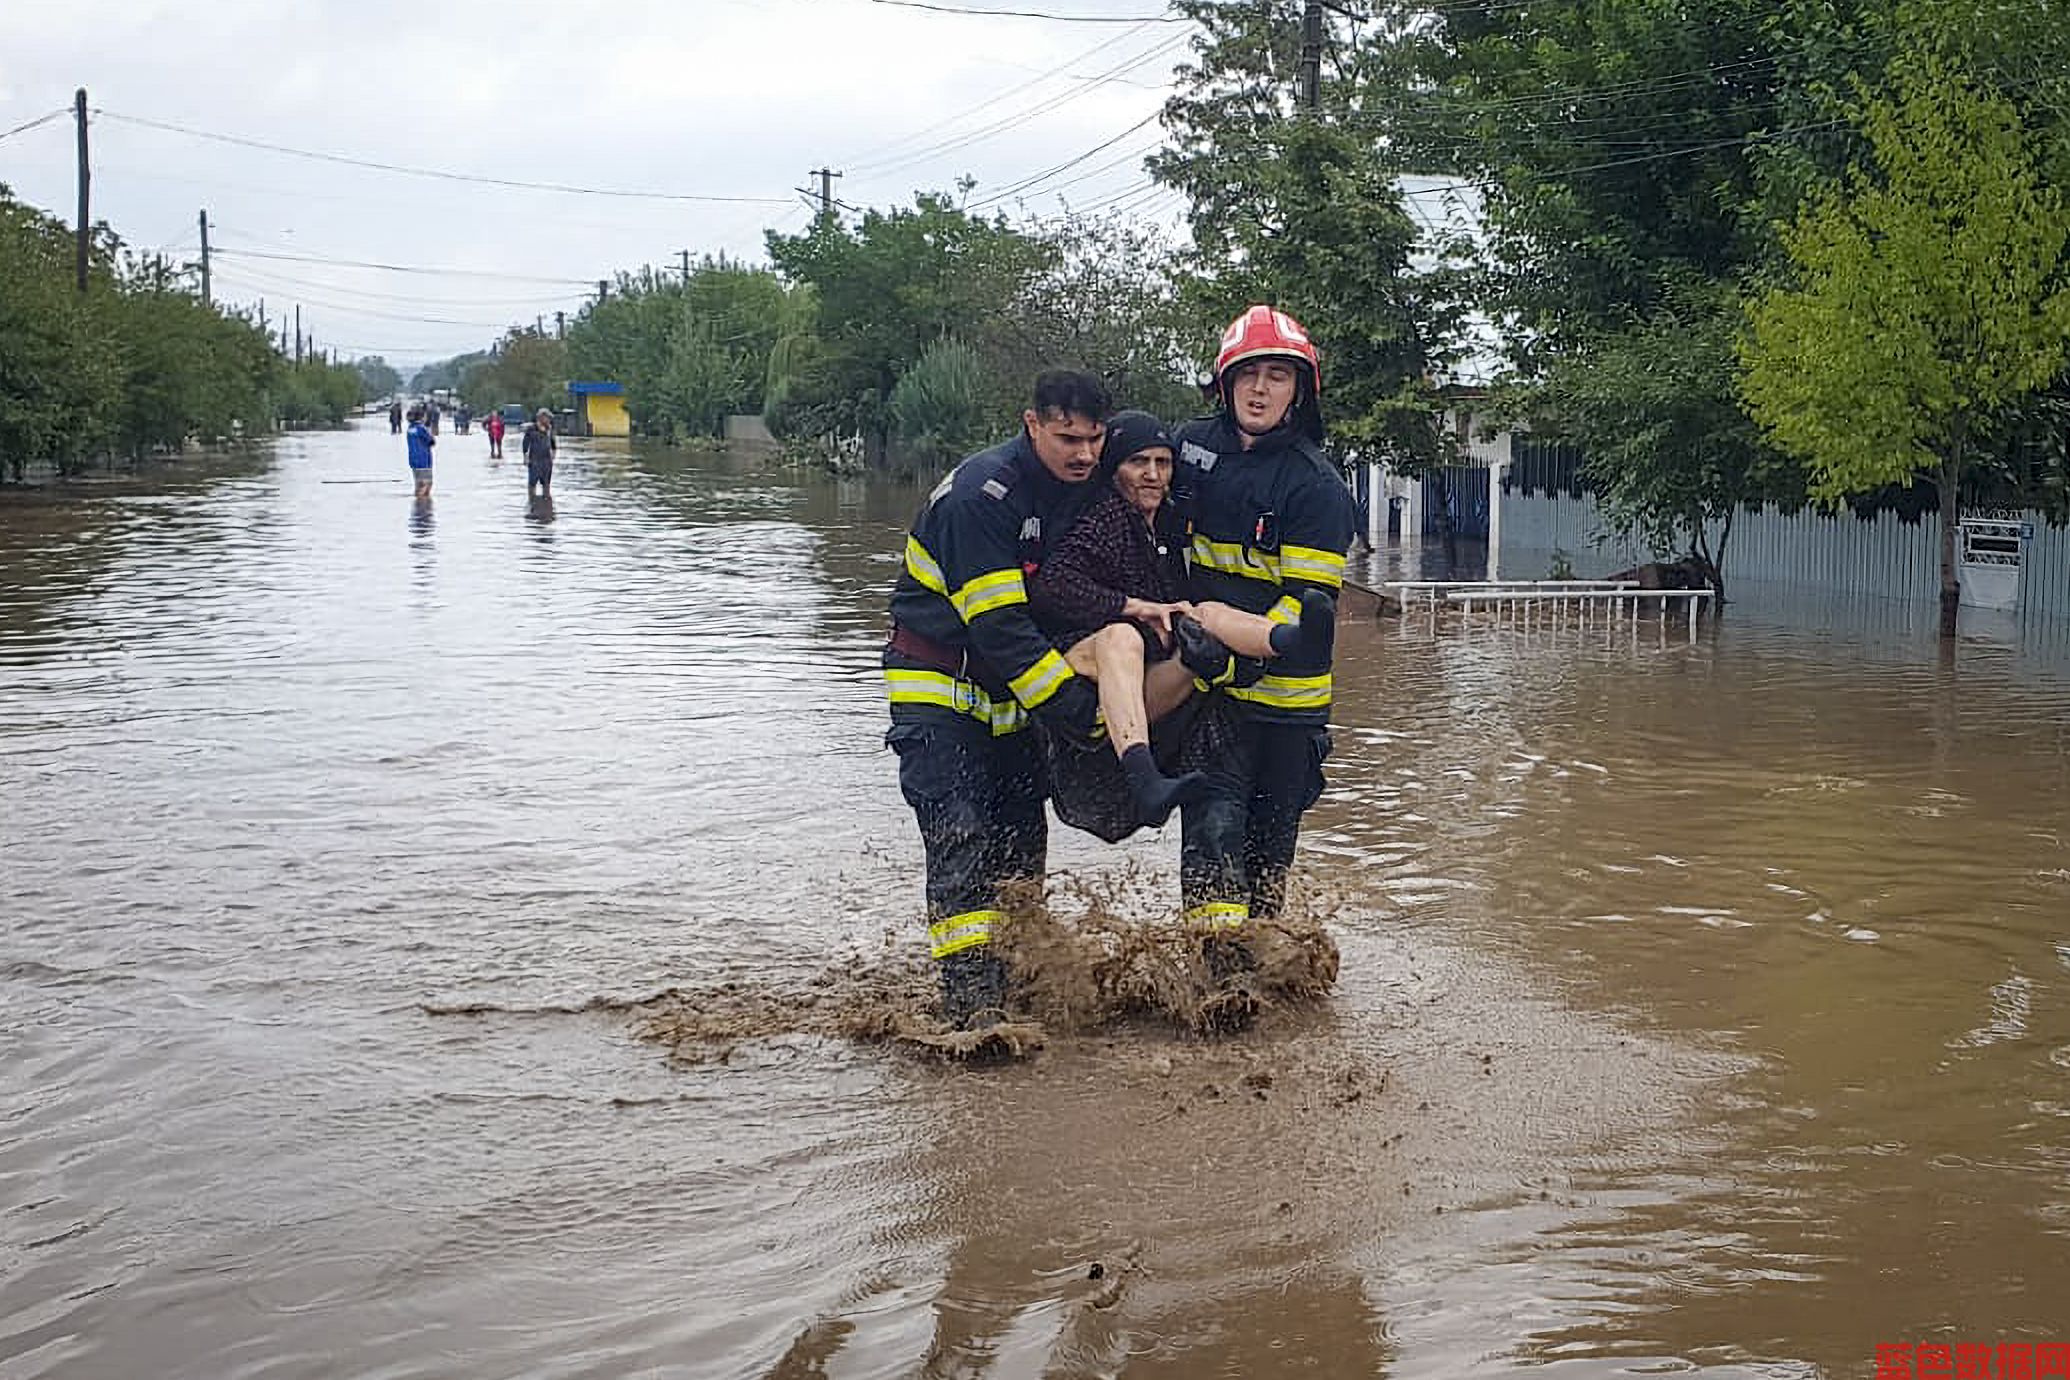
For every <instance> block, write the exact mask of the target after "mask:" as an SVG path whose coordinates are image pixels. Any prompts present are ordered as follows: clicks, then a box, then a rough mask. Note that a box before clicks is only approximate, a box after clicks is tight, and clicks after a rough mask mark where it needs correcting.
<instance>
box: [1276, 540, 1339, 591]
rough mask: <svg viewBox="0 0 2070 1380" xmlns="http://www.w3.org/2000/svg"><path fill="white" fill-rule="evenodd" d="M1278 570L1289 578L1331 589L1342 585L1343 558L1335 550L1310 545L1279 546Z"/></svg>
mask: <svg viewBox="0 0 2070 1380" xmlns="http://www.w3.org/2000/svg"><path fill="white" fill-rule="evenodd" d="M1279 572H1280V574H1282V575H1284V576H1286V577H1287V578H1288V579H1289V580H1306V581H1308V583H1309V584H1312V585H1326V586H1328V587H1329V588H1331V589H1341V588H1343V586H1344V558H1343V557H1342V556H1340V555H1338V554H1337V553H1336V552H1335V551H1318V550H1316V549H1315V548H1314V547H1312V546H1282V547H1280V548H1279Z"/></svg>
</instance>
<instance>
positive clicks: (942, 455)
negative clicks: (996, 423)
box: [890, 340, 988, 463]
mask: <svg viewBox="0 0 2070 1380" xmlns="http://www.w3.org/2000/svg"><path fill="white" fill-rule="evenodd" d="M985 385H986V376H985V366H984V364H983V363H982V362H981V361H980V360H979V358H978V354H977V351H975V350H973V349H971V348H970V347H969V346H968V345H965V344H963V343H962V342H961V341H957V340H938V341H936V342H935V343H934V344H933V345H931V346H929V347H928V349H927V352H926V353H925V354H923V355H921V356H920V358H919V359H918V360H917V361H915V362H914V364H913V367H912V368H910V369H908V370H906V372H905V373H904V374H903V375H901V376H900V377H899V381H898V385H897V386H896V387H894V388H893V389H892V390H891V405H890V410H891V419H892V425H893V431H894V434H895V435H896V436H897V437H898V439H899V440H900V441H902V442H904V443H905V445H906V446H907V447H908V448H909V450H910V451H911V452H912V454H913V457H914V458H915V459H918V460H922V461H929V462H935V463H939V462H942V461H949V460H956V459H959V458H961V457H962V456H964V455H967V454H969V453H970V452H971V451H973V450H975V449H977V447H978V446H979V445H980V444H982V443H983V441H984V438H985V435H986V431H987V427H988V419H987V416H986V413H987V408H986V406H985V391H986V386H985Z"/></svg>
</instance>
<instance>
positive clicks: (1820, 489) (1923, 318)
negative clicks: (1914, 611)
mask: <svg viewBox="0 0 2070 1380" xmlns="http://www.w3.org/2000/svg"><path fill="white" fill-rule="evenodd" d="M1892 76H1893V81H1892V83H1891V94H1890V95H1888V96H1884V95H1878V94H1869V95H1866V96H1865V97H1864V99H1863V100H1862V103H1861V105H1860V108H1859V111H1858V114H1857V119H1858V122H1859V124H1860V127H1861V129H1862V130H1863V132H1864V134H1865V135H1866V136H1867V139H1868V142H1869V146H1870V150H1871V157H1870V159H1868V160H1865V161H1864V163H1863V164H1861V165H1860V166H1858V167H1856V168H1855V169H1854V170H1853V171H1852V173H1851V174H1850V175H1849V177H1848V178H1847V180H1846V182H1845V183H1844V184H1843V185H1841V186H1839V187H1836V188H1834V189H1833V190H1831V191H1828V192H1826V193H1823V194H1821V195H1819V196H1817V197H1815V198H1814V199H1813V200H1812V201H1811V202H1810V203H1809V204H1808V205H1807V206H1806V208H1805V209H1804V211H1803V212H1802V213H1801V214H1800V215H1799V216H1798V217H1797V219H1796V220H1795V221H1794V222H1793V223H1792V224H1791V225H1790V226H1789V227H1788V228H1787V229H1786V230H1785V231H1784V233H1783V243H1784V246H1785V248H1786V250H1787V252H1788V255H1789V260H1790V263H1791V265H1792V267H1793V269H1794V278H1795V281H1794V282H1793V283H1791V284H1790V285H1787V286H1781V287H1776V288H1772V289H1770V290H1769V291H1767V292H1765V293H1764V294H1762V295H1761V296H1760V297H1759V298H1758V299H1757V300H1756V301H1755V302H1754V304H1753V306H1752V308H1751V312H1750V324H1749V331H1748V336H1747V340H1746V342H1745V345H1744V347H1743V351H1742V353H1743V358H1744V361H1745V366H1746V372H1745V377H1744V381H1743V385H1742V386H1743V388H1744V391H1745V393H1746V397H1747V401H1748V404H1749V406H1750V407H1751V409H1752V411H1753V413H1754V416H1755V417H1756V418H1757V419H1758V420H1759V421H1760V422H1761V424H1762V426H1763V427H1764V428H1766V430H1767V431H1768V433H1769V434H1770V435H1772V436H1773V437H1774V438H1775V440H1776V442H1777V443H1778V444H1779V445H1781V446H1783V447H1784V448H1786V449H1788V450H1790V451H1791V452H1793V453H1795V454H1797V455H1800V456H1802V457H1803V458H1804V461H1805V463H1806V465H1807V466H1808V467H1809V470H1810V473H1811V477H1812V488H1813V491H1814V493H1816V494H1817V495H1819V496H1822V497H1826V498H1838V497H1842V496H1845V495H1848V494H1853V493H1859V492H1862V491H1864V490H1867V489H1872V488H1875V487H1878V486H1881V485H1886V484H1896V483H1909V482H1911V481H1913V480H1914V479H1916V478H1919V477H1922V476H1932V477H1933V478H1934V479H1935V480H1936V481H1937V482H1938V484H1939V486H1940V497H1941V513H1942V518H1943V531H1942V556H1941V563H1942V570H1941V584H1942V600H1943V604H1944V608H1945V611H1944V615H1943V618H1944V624H1946V625H1948V630H1949V631H1952V630H1953V629H1952V621H1953V612H1954V605H1955V601H1956V598H1957V586H1956V582H1955V570H1954V540H1955V531H1954V519H1955V513H1956V499H1957V492H1958V486H1959V484H1960V482H1961V479H1962V472H1963V468H1964V465H1965V463H1966V462H1967V461H1968V459H1969V458H1970V454H1971V451H1972V448H1973V446H1974V444H1975V437H1976V435H1977V433H1978V432H1979V430H1980V429H1982V428H1983V427H1985V426H1988V425H1989V424H1990V423H1991V422H1992V421H1994V420H1996V419H1998V418H2000V417H2001V416H2002V415H2003V414H2004V412H2005V411H2006V410H2007V409H2008V408H2009V407H2011V406H2013V405H2015V404H2017V403H2019V402H2021V401H2022V400H2024V399H2027V398H2029V397H2031V396H2033V395H2035V394H2037V393H2039V392H2040V391H2041V390H2043V389H2044V388H2045V387H2046V386H2047V385H2048V384H2049V383H2050V382H2051V381H2052V380H2053V379H2054V378H2055V376H2056V374H2057V372H2058V371H2059V370H2060V369H2061V368H2062V366H2063V363H2064V357H2065V347H2064V341H2065V335H2066V333H2070V289H2066V286H2065V284H2064V281H2063V273H2062V265H2063V251H2064V247H2065V243H2066V239H2070V224H2066V222H2065V220H2064V214H2063V199H2062V197H2061V195H2060V194H2059V193H2058V192H2057V191H2056V190H2055V189H2054V188H2052V187H2049V186H2046V185H2044V184H2043V182H2042V180H2041V178H2040V175H2039V168H2038V162H2037V159H2036V157H2035V154H2034V152H2033V149H2032V147H2031V145H2030V141H2029V137H2028V134H2027V131H2026V129H2025V128H2024V125H2023V123H2022V121H2021V118H2020V115H2019V112H2018V111H2017V110H2015V109H2014V108H2013V106H2012V105H2011V104H2010V103H2009V102H2007V101H2005V100H2003V99H2001V98H1999V97H1997V96H1995V95H1993V94H1992V93H1991V92H1989V91H1987V90H1985V89H1983V88H1982V87H1980V86H1979V85H1978V84H1977V83H1976V82H1974V81H1973V80H1971V79H1970V78H1969V77H1968V76H1967V75H1966V74H1964V73H1963V72H1961V71H1960V70H1958V69H1957V68H1956V67H1954V66H1953V65H1952V64H1951V62H1950V61H1949V60H1948V59H1947V58H1946V57H1945V56H1943V55H1940V54H1935V53H1931V52H1929V53H1928V54H1925V55H1923V56H1920V57H1916V58H1904V59H1900V60H1899V61H1898V62H1897V63H1896V64H1895V65H1894V67H1893V70H1892Z"/></svg>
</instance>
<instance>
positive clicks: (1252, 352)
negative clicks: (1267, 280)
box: [1215, 305, 1322, 395]
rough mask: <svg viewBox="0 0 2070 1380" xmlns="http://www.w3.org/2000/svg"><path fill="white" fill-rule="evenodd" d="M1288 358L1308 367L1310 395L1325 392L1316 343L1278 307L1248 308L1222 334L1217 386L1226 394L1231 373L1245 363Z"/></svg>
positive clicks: (1216, 378)
mask: <svg viewBox="0 0 2070 1380" xmlns="http://www.w3.org/2000/svg"><path fill="white" fill-rule="evenodd" d="M1251 359H1285V360H1292V361H1293V362H1295V363H1297V364H1305V365H1307V366H1308V387H1309V389H1310V391H1311V395H1314V394H1320V393H1321V392H1322V360H1321V358H1320V357H1319V356H1318V355H1317V354H1316V352H1315V342H1314V341H1312V340H1310V339H1309V338H1308V332H1307V331H1304V330H1302V329H1301V323H1300V322H1298V321H1296V320H1295V319H1294V318H1293V317H1291V316H1288V315H1287V314H1286V313H1285V312H1283V311H1281V310H1279V309H1278V308H1277V307H1268V306H1263V305H1260V306H1255V307H1246V308H1245V309H1244V313H1243V315H1242V316H1239V317H1237V318H1236V319H1235V320H1234V321H1232V322H1230V323H1229V329H1228V330H1226V331H1224V332H1222V348H1221V350H1220V351H1218V352H1217V353H1216V355H1215V383H1216V385H1217V387H1219V388H1220V389H1221V390H1222V391H1223V393H1224V394H1225V395H1226V393H1227V392H1228V388H1229V371H1230V370H1231V369H1233V368H1235V367H1236V366H1237V365H1239V364H1241V363H1243V362H1244V361H1245V360H1251Z"/></svg>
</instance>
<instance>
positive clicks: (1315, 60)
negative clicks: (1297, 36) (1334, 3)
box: [1301, 0, 1323, 115]
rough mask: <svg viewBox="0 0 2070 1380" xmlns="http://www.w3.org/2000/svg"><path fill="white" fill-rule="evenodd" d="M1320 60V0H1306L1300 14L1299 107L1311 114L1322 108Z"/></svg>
mask: <svg viewBox="0 0 2070 1380" xmlns="http://www.w3.org/2000/svg"><path fill="white" fill-rule="evenodd" d="M1322 61H1323V7H1322V0H1308V7H1307V10H1306V12H1305V13H1304V14H1302V16H1301V108H1302V109H1303V110H1306V111H1307V112H1308V113H1309V114H1311V115H1313V114H1314V113H1315V112H1316V111H1318V110H1320V109H1321V108H1322Z"/></svg>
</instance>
